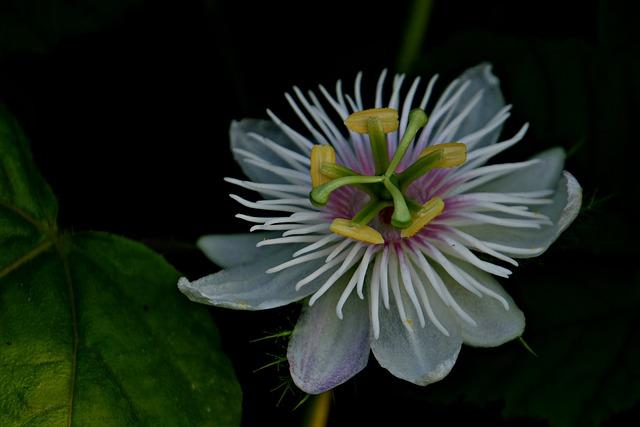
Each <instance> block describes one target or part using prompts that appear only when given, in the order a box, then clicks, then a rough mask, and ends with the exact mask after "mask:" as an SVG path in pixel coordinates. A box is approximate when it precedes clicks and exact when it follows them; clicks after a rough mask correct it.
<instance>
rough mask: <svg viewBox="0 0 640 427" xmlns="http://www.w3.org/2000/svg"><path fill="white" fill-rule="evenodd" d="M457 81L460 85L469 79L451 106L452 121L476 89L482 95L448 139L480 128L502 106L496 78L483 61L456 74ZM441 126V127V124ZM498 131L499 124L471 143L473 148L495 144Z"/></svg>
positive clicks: (489, 65) (453, 139)
mask: <svg viewBox="0 0 640 427" xmlns="http://www.w3.org/2000/svg"><path fill="white" fill-rule="evenodd" d="M458 80H459V81H460V83H462V84H463V83H464V82H465V81H470V85H469V87H467V89H466V90H465V92H464V94H463V95H462V96H461V98H460V100H459V102H458V103H457V104H456V105H455V106H454V107H453V109H452V112H451V114H450V116H449V117H450V118H451V119H452V120H453V119H455V117H456V116H457V115H458V114H459V113H460V112H461V111H462V110H464V108H465V107H466V106H467V104H468V103H469V102H470V101H471V100H472V99H473V97H474V96H475V95H476V94H477V93H478V92H479V91H482V97H481V98H480V101H479V102H478V103H477V104H476V105H475V107H473V109H472V110H471V112H470V113H469V115H468V116H466V118H465V119H464V120H463V121H462V122H461V123H460V126H459V127H458V129H457V131H456V132H454V133H453V134H452V135H451V136H450V137H449V138H448V140H449V141H458V140H459V139H461V138H462V137H463V136H465V135H468V134H470V133H473V132H475V131H477V130H480V129H481V128H483V127H484V126H485V125H487V124H488V123H489V122H490V121H491V119H492V118H493V117H494V116H495V115H496V114H497V113H498V112H499V111H500V110H501V109H502V108H503V107H504V106H505V104H504V98H503V97H502V92H501V91H500V81H499V80H498V78H497V77H496V76H494V75H493V73H492V72H491V64H487V63H483V64H479V65H477V66H475V67H473V68H469V69H468V70H466V71H465V72H463V73H462V74H461V75H460V77H458ZM441 129H444V127H441ZM501 130H502V126H498V127H496V128H495V129H494V130H492V131H491V132H489V133H488V134H486V135H485V136H483V137H482V138H481V139H480V140H479V141H478V142H476V143H475V144H474V145H473V146H474V148H479V147H483V146H486V145H490V144H493V143H495V142H496V141H497V140H498V136H499V135H500V131H501ZM445 142H448V141H445Z"/></svg>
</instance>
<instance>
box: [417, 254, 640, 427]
mask: <svg viewBox="0 0 640 427" xmlns="http://www.w3.org/2000/svg"><path fill="white" fill-rule="evenodd" d="M566 267H567V268H566V270H565V271H563V272H557V274H554V275H549V274H548V272H547V271H545V270H544V269H539V271H537V272H536V271H534V270H533V269H529V271H527V272H526V273H525V274H520V277H519V278H518V279H517V283H516V284H515V285H516V286H518V288H519V290H520V295H519V298H518V300H519V301H520V306H521V308H522V309H523V310H524V312H525V313H526V315H527V330H526V332H525V336H526V337H527V338H526V339H527V342H528V344H530V345H531V347H532V348H533V350H534V351H535V352H536V354H537V357H535V356H533V355H531V354H530V353H527V352H526V351H525V350H524V349H523V348H522V347H521V346H520V345H519V344H517V343H512V344H510V345H508V346H505V347H504V348H502V349H500V350H496V349H486V350H480V349H478V350H472V349H469V348H466V349H464V350H463V352H462V355H461V357H460V360H459V362H458V363H457V365H456V368H455V369H454V372H453V374H452V375H451V376H450V377H448V378H447V380H446V381H442V382H440V383H438V384H435V385H434V386H433V387H430V388H429V389H428V390H424V392H423V393H420V394H421V396H422V397H423V398H426V399H429V400H430V401H431V402H448V403H451V402H455V401H457V399H461V400H462V401H463V402H469V403H474V404H481V405H485V404H487V403H489V402H493V401H498V402H500V401H502V402H504V404H505V407H504V411H503V414H504V415H505V416H507V417H523V416H526V417H532V418H539V419H546V420H548V421H549V422H550V424H551V425H552V426H597V425H601V423H602V422H603V421H605V420H607V419H608V418H609V417H610V416H611V415H612V414H614V413H617V412H619V411H623V410H627V409H629V408H631V407H632V406H633V405H634V404H635V403H636V402H638V401H639V400H640V386H639V384H640V366H638V363H637V361H638V360H640V342H638V339H637V331H638V329H639V328H640V315H639V314H638V310H637V307H638V306H639V305H640V275H629V274H628V273H626V272H611V273H608V274H607V273H602V272H601V273H594V274H591V275H585V276H584V277H583V276H581V278H580V280H578V281H576V280H575V274H574V271H576V270H578V269H580V265H576V264H567V265H566ZM513 285H514V284H511V283H510V284H508V286H513ZM406 397H407V398H412V399H415V394H410V395H407V396H406Z"/></svg>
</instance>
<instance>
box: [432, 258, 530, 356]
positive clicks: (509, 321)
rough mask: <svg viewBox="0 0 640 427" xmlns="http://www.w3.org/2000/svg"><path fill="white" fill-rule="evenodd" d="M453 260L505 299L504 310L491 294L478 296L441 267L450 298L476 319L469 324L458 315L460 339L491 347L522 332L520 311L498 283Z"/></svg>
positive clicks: (471, 267) (483, 273)
mask: <svg viewBox="0 0 640 427" xmlns="http://www.w3.org/2000/svg"><path fill="white" fill-rule="evenodd" d="M453 262H454V263H455V264H456V265H457V266H458V267H460V268H462V269H463V270H464V271H466V272H467V273H469V274H470V275H471V276H472V277H473V278H475V279H476V280H478V281H479V282H480V283H482V284H483V285H484V286H486V287H487V288H489V289H491V290H492V291H494V292H496V293H498V294H499V295H501V296H502V297H503V298H504V299H505V300H506V301H507V302H508V303H509V309H508V310H505V307H504V305H503V304H502V303H500V302H499V301H497V300H496V299H495V298H490V297H487V296H484V297H483V298H478V296H477V295H474V294H472V293H471V292H469V291H467V290H466V289H464V288H463V287H462V286H460V285H458V284H457V282H456V281H455V280H454V279H452V278H451V276H449V275H448V274H446V273H445V272H444V271H438V272H439V273H440V277H441V278H442V279H443V281H444V283H445V284H446V286H447V289H449V292H450V293H451V296H452V297H453V299H455V301H456V302H457V303H458V304H459V305H460V307H461V308H462V309H463V310H464V311H465V312H466V313H467V314H468V315H469V316H470V317H471V318H472V319H473V320H474V321H475V322H476V323H477V326H473V325H471V324H469V323H468V322H465V321H464V320H462V319H459V322H458V323H459V324H460V328H461V329H462V339H463V340H464V343H465V344H469V345H473V346H477V347H495V346H499V345H501V344H504V343H505V342H507V341H510V340H512V339H514V338H516V337H519V336H520V335H522V332H523V331H524V325H525V321H524V314H523V313H522V311H520V309H519V308H518V307H516V305H515V303H514V302H513V299H511V297H510V296H509V294H508V293H507V292H506V291H505V290H504V289H503V288H502V286H500V284H499V283H498V282H497V281H496V280H495V279H494V278H493V277H492V276H491V275H490V274H487V273H485V272H484V271H481V270H479V269H478V268H476V267H474V266H472V265H470V264H467V263H465V262H461V261H453Z"/></svg>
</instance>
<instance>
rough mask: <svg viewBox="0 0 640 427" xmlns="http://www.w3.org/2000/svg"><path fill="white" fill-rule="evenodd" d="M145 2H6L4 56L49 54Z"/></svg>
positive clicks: (0, 29) (0, 30)
mask: <svg viewBox="0 0 640 427" xmlns="http://www.w3.org/2000/svg"><path fill="white" fill-rule="evenodd" d="M139 3H142V0H109V1H103V0H3V1H2V2H0V57H1V56H4V55H9V54H13V53H34V52H40V53H42V52H45V51H47V50H49V49H51V48H53V47H55V46H56V45H57V44H58V43H59V42H60V41H61V40H62V39H64V38H65V37H70V36H78V35H81V34H83V33H88V32H95V31H98V30H100V29H101V28H103V27H104V26H106V25H108V24H111V23H112V22H113V21H114V20H116V19H117V18H118V17H120V16H122V14H123V12H126V11H127V10H128V9H129V8H131V7H132V6H134V5H136V4H139Z"/></svg>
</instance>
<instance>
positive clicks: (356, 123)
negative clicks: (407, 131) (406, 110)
mask: <svg viewBox="0 0 640 427" xmlns="http://www.w3.org/2000/svg"><path fill="white" fill-rule="evenodd" d="M370 118H375V119H377V120H378V121H379V123H380V125H381V126H382V131H383V132H384V133H389V132H393V131H394V130H397V129H398V111H397V110H394V109H393V108H372V109H369V110H363V111H358V112H355V113H353V114H351V115H350V116H349V117H347V119H346V120H345V121H344V125H345V126H346V127H347V129H349V130H350V131H352V132H356V133H369V119H370Z"/></svg>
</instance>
